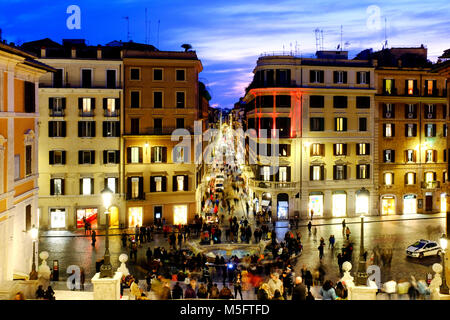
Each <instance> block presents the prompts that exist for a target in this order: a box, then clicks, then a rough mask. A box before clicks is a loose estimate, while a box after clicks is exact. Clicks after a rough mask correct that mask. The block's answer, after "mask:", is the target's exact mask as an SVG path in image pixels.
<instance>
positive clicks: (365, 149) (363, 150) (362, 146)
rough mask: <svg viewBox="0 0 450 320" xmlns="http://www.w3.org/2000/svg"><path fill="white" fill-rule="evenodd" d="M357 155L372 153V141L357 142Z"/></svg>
mask: <svg viewBox="0 0 450 320" xmlns="http://www.w3.org/2000/svg"><path fill="white" fill-rule="evenodd" d="M356 155H358V156H367V155H370V143H357V144H356Z"/></svg>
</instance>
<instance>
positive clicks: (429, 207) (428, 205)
mask: <svg viewBox="0 0 450 320" xmlns="http://www.w3.org/2000/svg"><path fill="white" fill-rule="evenodd" d="M425 211H427V212H429V211H433V196H432V195H425Z"/></svg>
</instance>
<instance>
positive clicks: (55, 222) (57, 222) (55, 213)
mask: <svg viewBox="0 0 450 320" xmlns="http://www.w3.org/2000/svg"><path fill="white" fill-rule="evenodd" d="M50 227H51V228H52V229H59V228H65V227H66V209H60V208H50Z"/></svg>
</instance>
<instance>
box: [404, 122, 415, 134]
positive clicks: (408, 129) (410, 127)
mask: <svg viewBox="0 0 450 320" xmlns="http://www.w3.org/2000/svg"><path fill="white" fill-rule="evenodd" d="M416 136H417V124H415V123H407V124H405V137H416Z"/></svg>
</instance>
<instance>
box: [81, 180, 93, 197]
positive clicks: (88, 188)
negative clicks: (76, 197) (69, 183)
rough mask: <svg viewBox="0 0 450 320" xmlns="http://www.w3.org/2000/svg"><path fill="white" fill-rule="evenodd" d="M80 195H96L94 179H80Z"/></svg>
mask: <svg viewBox="0 0 450 320" xmlns="http://www.w3.org/2000/svg"><path fill="white" fill-rule="evenodd" d="M80 194H82V195H91V194H94V179H92V178H82V179H80Z"/></svg>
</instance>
